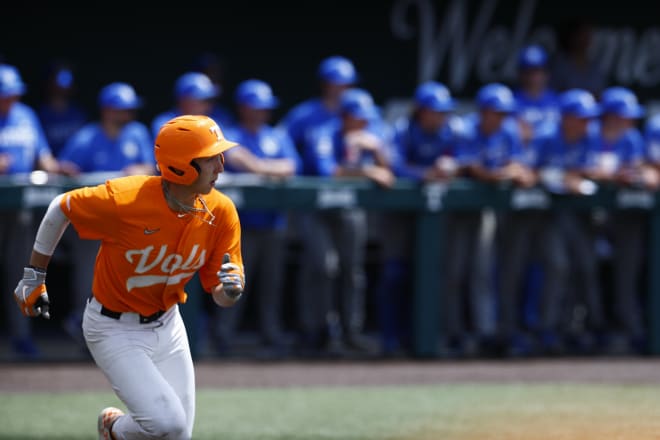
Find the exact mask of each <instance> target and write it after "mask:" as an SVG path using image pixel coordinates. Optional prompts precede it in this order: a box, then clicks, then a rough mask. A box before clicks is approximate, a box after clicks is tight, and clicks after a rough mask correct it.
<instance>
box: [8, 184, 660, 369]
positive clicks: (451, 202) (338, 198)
mask: <svg viewBox="0 0 660 440" xmlns="http://www.w3.org/2000/svg"><path fill="white" fill-rule="evenodd" d="M110 177H114V175H112V174H104V173H94V174H87V175H84V176H81V177H79V178H76V179H70V178H64V177H62V176H52V175H46V174H45V173H43V172H34V173H31V174H28V175H19V176H0V209H3V210H8V209H19V208H30V209H43V208H45V207H46V206H47V205H48V203H49V202H50V201H51V200H52V198H53V197H54V196H56V195H57V194H58V193H60V192H61V191H64V190H67V189H71V188H76V187H80V186H85V185H94V184H97V183H101V182H103V181H104V180H105V179H106V178H110ZM217 186H218V189H220V190H222V191H223V192H225V193H226V194H227V195H228V196H229V197H230V198H232V200H233V201H234V202H235V204H236V205H237V207H238V208H239V209H276V210H288V211H294V210H319V209H332V208H353V207H362V208H365V209H368V210H374V211H407V212H410V213H413V215H414V218H415V222H416V225H415V228H414V230H415V236H414V237H415V238H414V239H415V246H414V255H413V264H412V267H413V302H414V304H413V308H412V310H413V311H412V313H413V316H412V319H411V322H412V331H413V354H414V355H415V356H416V357H420V358H432V357H436V356H437V355H438V353H437V347H438V344H437V342H438V337H439V336H440V328H441V326H440V298H441V295H442V284H441V277H442V272H441V270H442V264H441V261H442V258H443V256H442V254H441V248H442V240H443V221H444V216H443V214H444V213H445V212H448V211H452V210H477V209H483V208H486V207H488V208H493V209H496V210H509V209H545V210H548V209H554V208H557V207H568V208H571V209H596V208H603V209H609V210H622V209H641V210H644V211H647V212H648V219H649V228H648V230H649V235H648V240H647V246H648V248H647V251H648V253H647V271H646V276H647V279H646V280H645V285H646V286H647V292H646V294H647V298H646V301H645V307H646V313H647V315H646V318H647V325H648V335H649V342H648V344H649V347H648V351H649V353H650V354H652V355H656V354H660V270H658V269H659V268H660V204H659V203H658V197H659V195H658V194H659V193H658V192H651V191H647V190H644V189H636V188H620V187H613V186H611V187H600V188H598V190H597V191H596V192H595V193H593V194H592V195H586V196H572V195H558V194H553V193H550V192H548V191H546V190H544V189H543V188H541V187H534V188H529V189H520V188H514V187H511V186H509V185H505V184H502V185H500V186H494V185H487V184H483V183H479V182H474V181H471V180H467V179H465V180H461V179H459V180H456V181H453V182H451V183H450V184H427V185H419V184H416V183H415V182H412V181H408V180H405V179H399V180H398V181H397V182H396V184H395V185H394V187H392V188H387V189H386V188H381V187H378V186H377V185H376V184H374V183H373V182H370V181H367V180H364V179H360V178H356V179H342V180H336V179H333V180H331V179H326V178H319V177H296V178H292V179H289V180H284V181H282V180H269V179H264V178H260V177H257V176H252V175H228V174H225V175H222V176H221V179H220V180H219V181H218V184H217ZM200 288H201V287H200V286H199V283H198V281H197V280H196V279H193V281H192V282H191V283H190V284H189V285H188V290H189V291H190V292H191V293H194V291H195V290H197V289H200ZM200 301H201V295H195V294H191V295H189V296H188V302H187V303H186V304H184V305H183V306H182V314H183V316H184V320H185V321H187V322H190V323H192V322H195V321H196V319H197V313H198V311H199V310H200ZM196 328H197V326H194V325H188V330H189V338H190V342H191V350H192V352H193V355H195V354H196V353H197V347H196V345H195V344H196V342H195V341H196V340H197V337H196V336H197V335H196V334H195V329H196Z"/></svg>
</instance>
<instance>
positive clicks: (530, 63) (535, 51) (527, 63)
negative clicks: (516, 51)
mask: <svg viewBox="0 0 660 440" xmlns="http://www.w3.org/2000/svg"><path fill="white" fill-rule="evenodd" d="M547 63H548V53H547V52H546V50H545V49H544V48H543V47H542V46H540V45H538V44H531V45H529V46H526V47H523V48H522V50H521V51H520V55H519V56H518V67H519V68H520V69H534V68H543V67H545V66H546V65H547Z"/></svg>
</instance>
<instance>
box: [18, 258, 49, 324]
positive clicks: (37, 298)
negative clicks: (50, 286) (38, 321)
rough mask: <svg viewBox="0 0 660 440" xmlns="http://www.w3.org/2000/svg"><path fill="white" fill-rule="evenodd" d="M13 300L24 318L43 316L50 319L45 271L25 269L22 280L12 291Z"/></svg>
mask: <svg viewBox="0 0 660 440" xmlns="http://www.w3.org/2000/svg"><path fill="white" fill-rule="evenodd" d="M14 299H15V300H16V303H17V304H18V307H19V308H20V309H21V313H23V315H25V316H29V317H35V316H39V315H41V316H43V317H44V318H46V319H50V313H49V311H48V309H49V308H50V301H49V299H48V292H46V271H45V270H44V269H39V268H36V267H31V266H28V267H25V268H24V269H23V279H22V280H20V281H19V282H18V286H16V289H14Z"/></svg>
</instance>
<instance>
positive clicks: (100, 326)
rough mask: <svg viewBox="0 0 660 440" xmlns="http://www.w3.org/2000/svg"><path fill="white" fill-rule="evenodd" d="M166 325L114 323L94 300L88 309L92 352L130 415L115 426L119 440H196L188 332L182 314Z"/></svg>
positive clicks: (164, 321)
mask: <svg viewBox="0 0 660 440" xmlns="http://www.w3.org/2000/svg"><path fill="white" fill-rule="evenodd" d="M172 315H175V316H172ZM161 319H162V322H158V321H156V322H154V323H150V324H139V323H137V321H136V322H135V323H127V322H124V321H122V320H115V319H112V318H109V317H106V316H104V315H101V313H100V306H98V302H95V301H94V300H93V301H92V302H90V304H89V305H88V306H87V308H86V309H85V313H84V317H83V333H84V335H85V340H86V341H87V345H88V348H89V351H90V353H91V355H92V357H93V358H94V361H95V362H96V364H97V365H98V366H99V368H100V369H101V371H102V372H103V373H104V374H105V376H106V377H107V379H108V381H109V382H110V384H111V385H112V388H113V390H114V391H115V393H116V394H117V397H119V399H120V400H121V401H122V402H123V403H124V404H125V405H126V408H127V409H128V412H127V414H126V415H125V416H121V417H119V418H118V419H117V421H116V422H115V423H114V425H113V429H112V432H113V435H114V437H115V440H129V439H145V438H158V439H189V438H191V435H192V434H191V431H192V426H193V419H194V410H195V406H194V402H195V391H194V375H193V365H192V358H191V356H190V350H189V348H188V341H187V336H186V332H185V327H183V321H182V319H181V317H180V316H179V315H178V310H177V309H174V310H170V311H169V312H168V313H167V314H165V315H164V316H163V318H161ZM159 353H166V354H165V355H164V356H161V355H159ZM154 359H157V361H158V365H157V364H156V363H154Z"/></svg>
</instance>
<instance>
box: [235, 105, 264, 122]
mask: <svg viewBox="0 0 660 440" xmlns="http://www.w3.org/2000/svg"><path fill="white" fill-rule="evenodd" d="M271 114H272V111H271V110H270V109H261V108H253V107H250V106H247V105H241V106H239V107H238V117H239V119H240V120H241V124H243V125H245V126H247V127H261V126H262V125H265V124H267V123H268V122H269V121H270V116H271Z"/></svg>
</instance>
